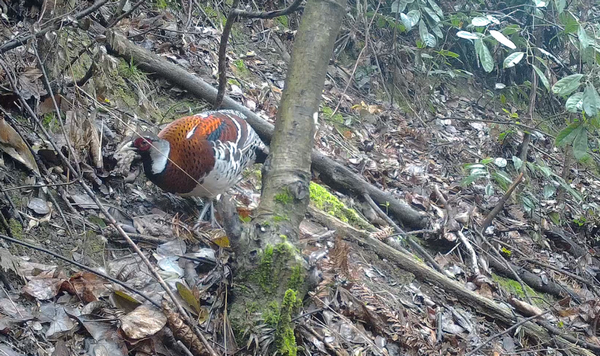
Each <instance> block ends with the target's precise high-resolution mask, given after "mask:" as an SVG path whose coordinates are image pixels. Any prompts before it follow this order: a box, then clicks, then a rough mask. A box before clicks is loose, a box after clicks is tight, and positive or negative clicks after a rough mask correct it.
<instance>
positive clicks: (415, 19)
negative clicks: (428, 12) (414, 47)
mask: <svg viewBox="0 0 600 356" xmlns="http://www.w3.org/2000/svg"><path fill="white" fill-rule="evenodd" d="M406 16H407V17H408V19H409V20H410V27H415V25H416V24H418V23H419V20H420V19H421V12H420V11H419V10H410V11H409V12H407V13H406Z"/></svg>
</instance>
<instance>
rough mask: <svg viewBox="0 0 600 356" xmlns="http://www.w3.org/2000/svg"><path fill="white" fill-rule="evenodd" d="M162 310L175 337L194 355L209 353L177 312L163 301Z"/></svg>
mask: <svg viewBox="0 0 600 356" xmlns="http://www.w3.org/2000/svg"><path fill="white" fill-rule="evenodd" d="M162 306H163V310H164V312H165V313H166V314H167V322H168V323H169V327H170V328H171V331H173V336H175V339H177V340H179V341H181V342H182V343H183V344H184V345H185V346H186V347H187V348H188V349H189V350H190V351H191V352H192V354H194V355H209V353H208V351H207V350H206V348H205V347H204V344H202V341H200V340H199V339H198V337H197V336H196V334H194V331H193V330H192V329H191V328H190V327H189V326H188V325H186V324H185V322H184V321H183V320H182V319H181V316H179V314H178V313H176V312H174V311H173V310H171V309H170V308H169V306H168V305H167V303H166V302H165V301H163V305H162Z"/></svg>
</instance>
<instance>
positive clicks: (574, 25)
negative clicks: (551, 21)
mask: <svg viewBox="0 0 600 356" xmlns="http://www.w3.org/2000/svg"><path fill="white" fill-rule="evenodd" d="M558 19H559V20H560V22H561V23H562V24H563V25H564V26H565V29H564V30H563V32H564V33H565V34H569V33H575V32H577V30H578V29H579V22H578V21H577V19H576V18H575V16H573V14H572V13H571V12H569V11H566V12H563V13H562V14H560V15H558Z"/></svg>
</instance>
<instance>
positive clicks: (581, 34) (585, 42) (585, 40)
mask: <svg viewBox="0 0 600 356" xmlns="http://www.w3.org/2000/svg"><path fill="white" fill-rule="evenodd" d="M577 37H578V38H579V43H581V48H583V49H586V48H588V47H589V46H590V44H592V43H594V40H593V39H591V38H590V37H589V36H588V34H587V32H585V28H584V27H583V24H579V28H578V29H577Z"/></svg>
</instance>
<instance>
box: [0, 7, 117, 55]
mask: <svg viewBox="0 0 600 356" xmlns="http://www.w3.org/2000/svg"><path fill="white" fill-rule="evenodd" d="M107 2H108V0H97V1H96V2H95V3H94V4H93V5H92V6H90V7H88V8H87V9H85V10H83V11H80V12H78V13H76V14H75V15H74V16H73V17H74V18H75V20H81V19H82V18H84V17H86V16H88V15H90V14H91V13H92V12H94V11H96V10H98V9H99V8H101V7H102V6H103V5H104V4H106V3H107ZM64 25H65V24H64V23H62V21H55V22H54V23H53V24H51V25H50V26H48V27H45V28H43V29H41V30H40V31H38V32H36V33H34V34H31V35H27V36H23V37H21V38H17V39H15V40H12V41H9V42H6V43H5V44H3V45H2V46H0V54H2V53H4V52H7V51H10V50H11V49H14V48H17V47H19V46H21V45H23V44H25V43H26V42H27V41H29V40H30V39H32V38H36V37H42V36H44V35H45V34H46V33H48V32H50V31H54V30H56V29H58V28H59V26H64Z"/></svg>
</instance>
